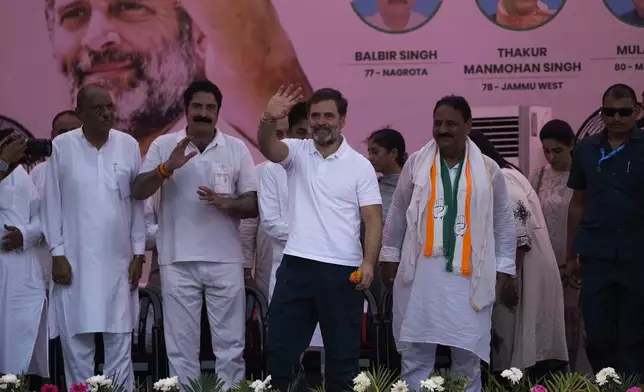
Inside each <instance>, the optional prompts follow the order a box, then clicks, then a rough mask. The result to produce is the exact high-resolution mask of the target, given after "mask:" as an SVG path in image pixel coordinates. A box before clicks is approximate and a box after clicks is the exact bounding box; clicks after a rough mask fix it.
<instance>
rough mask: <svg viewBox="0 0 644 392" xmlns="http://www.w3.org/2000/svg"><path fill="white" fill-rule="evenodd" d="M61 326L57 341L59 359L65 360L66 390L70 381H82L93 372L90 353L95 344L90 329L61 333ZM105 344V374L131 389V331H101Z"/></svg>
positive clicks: (128, 390) (132, 385)
mask: <svg viewBox="0 0 644 392" xmlns="http://www.w3.org/2000/svg"><path fill="white" fill-rule="evenodd" d="M64 329H65V328H61V335H60V339H61V343H62V346H63V361H64V364H65V380H66V384H67V390H70V388H71V387H72V385H73V384H80V383H83V382H85V380H87V379H88V378H90V377H92V376H94V375H95V374H94V355H95V352H96V344H95V341H94V334H93V333H82V334H78V335H74V336H71V337H69V336H65V335H64V334H63V332H64V331H62V330H64ZM103 344H104V346H105V365H104V366H103V374H104V375H105V377H112V378H114V379H113V381H114V382H115V383H116V384H123V385H124V387H125V391H127V392H132V391H133V390H134V368H133V367H132V334H131V333H103Z"/></svg>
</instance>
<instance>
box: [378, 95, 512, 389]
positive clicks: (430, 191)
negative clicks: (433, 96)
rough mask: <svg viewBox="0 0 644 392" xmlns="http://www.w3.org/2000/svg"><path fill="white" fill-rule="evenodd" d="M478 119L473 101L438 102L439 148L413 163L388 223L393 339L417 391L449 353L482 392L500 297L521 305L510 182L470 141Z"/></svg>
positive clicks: (429, 147) (435, 143) (432, 146)
mask: <svg viewBox="0 0 644 392" xmlns="http://www.w3.org/2000/svg"><path fill="white" fill-rule="evenodd" d="M471 118H472V113H471V109H470V107H469V104H468V103H467V101H466V100H465V99H464V98H462V97H455V96H449V97H445V98H443V99H441V100H440V101H438V103H437V104H436V107H435V109H434V131H433V134H434V140H432V141H430V142H429V143H428V144H426V145H425V146H424V147H423V148H422V149H421V150H420V151H418V152H416V153H414V154H412V156H410V157H409V160H408V161H407V163H405V166H404V168H403V171H402V173H401V174H400V180H399V182H398V185H397V187H396V191H395V192H394V196H393V200H392V203H391V206H390V209H389V213H388V215H387V220H386V223H385V228H384V233H383V248H382V252H381V255H380V260H381V261H383V262H385V263H383V264H384V265H383V280H385V282H389V281H390V280H391V279H394V275H395V281H394V286H393V296H394V307H393V327H394V337H395V339H396V346H397V348H398V351H399V352H400V354H401V356H402V378H403V379H404V380H405V381H406V382H407V384H408V385H409V387H410V388H414V389H420V382H421V381H422V380H425V379H426V378H428V376H429V374H430V373H431V372H432V371H433V370H434V364H435V353H436V345H438V344H440V345H444V346H449V347H451V353H452V371H455V372H457V373H460V374H461V375H462V376H465V377H467V378H468V379H469V380H470V381H471V385H470V386H469V387H468V388H467V391H469V392H475V391H476V392H480V391H481V375H480V360H483V361H485V362H489V358H490V330H491V316H492V305H493V303H494V300H495V289H496V288H497V287H498V289H499V293H500V294H501V300H502V301H506V302H507V303H511V302H514V301H516V292H515V291H513V290H514V289H515V286H514V283H515V281H514V280H513V278H512V277H513V276H514V275H515V270H516V268H515V252H516V236H515V227H514V220H513V216H512V211H511V209H510V206H509V201H508V196H507V190H506V187H505V182H504V177H503V174H502V173H501V170H500V169H499V166H498V165H497V164H496V163H494V161H492V160H491V159H489V158H487V157H486V156H484V155H483V154H482V153H481V151H480V150H479V149H478V148H477V147H476V145H475V144H474V143H473V142H472V141H471V140H469V138H468V137H467V134H468V133H469V130H470V127H471ZM396 266H398V270H397V274H396V273H395V267H396ZM497 280H498V281H497Z"/></svg>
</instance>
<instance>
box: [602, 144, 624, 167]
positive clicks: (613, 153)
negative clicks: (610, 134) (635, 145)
mask: <svg viewBox="0 0 644 392" xmlns="http://www.w3.org/2000/svg"><path fill="white" fill-rule="evenodd" d="M623 149H624V144H620V145H619V147H617V148H616V149H614V150H613V151H611V152H610V153H609V154H608V155H606V150H604V149H603V148H602V149H601V150H599V152H601V154H602V157H601V158H599V161H597V166H600V165H601V164H602V162H604V161H605V160H607V159H610V158H612V157H613V156H614V155H615V154H617V153H618V152H620V151H622V150H623Z"/></svg>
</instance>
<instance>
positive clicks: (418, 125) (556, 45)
mask: <svg viewBox="0 0 644 392" xmlns="http://www.w3.org/2000/svg"><path fill="white" fill-rule="evenodd" d="M57 1H58V2H60V1H69V0H57ZM104 1H105V0H91V1H89V0H86V1H85V2H86V3H97V4H98V3H101V2H104ZM156 1H160V2H162V1H163V0H156ZM199 1H200V0H191V1H189V3H197V2H199ZM204 1H206V0H204ZM374 1H375V0H374ZM417 1H418V2H420V1H421V0H417ZM612 1H613V2H614V3H615V4H617V3H620V1H619V0H612ZM218 2H219V0H218ZM123 3H129V2H123ZM142 3H148V5H150V4H151V5H150V6H151V7H154V3H153V2H150V1H146V0H143V1H142ZM184 3H185V2H184ZM219 3H220V5H219V6H222V7H223V6H225V4H226V3H230V2H229V1H220V2H219ZM622 3H623V4H622ZM273 4H274V7H275V8H276V10H277V12H278V14H279V19H280V21H281V24H282V26H283V28H284V29H285V31H286V32H287V34H288V36H289V37H290V40H291V41H292V43H293V45H294V47H295V50H296V53H297V57H298V59H299V61H300V64H301V66H302V69H303V70H304V72H305V73H306V75H307V77H308V79H309V81H310V83H311V86H312V87H313V88H314V89H315V88H320V87H334V88H337V89H339V90H341V91H342V92H343V93H344V94H345V95H346V96H347V98H348V99H349V113H348V119H347V120H348V121H347V126H346V128H345V131H344V132H345V135H346V136H347V137H348V139H349V141H350V143H351V144H352V145H354V147H356V148H359V149H360V150H361V151H364V145H362V144H361V142H362V141H363V140H364V138H365V137H366V136H367V135H368V134H369V133H370V132H371V131H373V130H375V129H377V128H378V127H381V126H384V125H390V126H393V127H396V128H397V129H399V130H400V131H401V132H402V133H403V134H404V135H405V138H406V139H407V142H408V146H409V149H410V150H411V151H413V150H416V149H418V148H419V147H420V146H421V145H422V144H423V143H424V142H426V141H427V140H428V139H429V138H430V133H431V132H430V124H431V117H432V109H433V105H434V103H435V102H436V100H437V99H439V98H440V97H441V96H444V95H447V94H460V95H464V96H465V97H466V98H467V99H468V100H469V101H470V103H471V105H472V106H497V105H498V106H508V105H518V104H521V105H538V106H547V107H552V108H553V114H554V117H558V118H561V119H564V120H566V121H568V122H570V123H571V125H572V126H573V127H574V128H576V127H578V126H579V125H580V124H581V123H582V122H583V120H584V119H585V118H586V117H587V116H588V115H589V114H590V113H591V112H592V111H593V110H595V109H597V108H598V107H599V106H600V100H601V94H602V92H603V91H604V90H605V89H606V87H608V86H609V85H611V84H613V83H617V82H622V83H626V84H629V85H631V86H633V87H634V88H636V89H637V90H638V91H641V89H642V88H643V87H644V86H643V85H644V71H636V70H635V68H634V67H635V64H636V63H642V62H644V54H640V55H634V56H630V57H628V58H627V57H624V58H621V59H618V58H617V57H618V56H617V55H616V46H617V45H637V44H641V45H642V50H644V43H643V42H642V38H643V37H644V34H643V33H644V29H642V28H638V27H633V26H629V25H627V24H624V23H622V22H621V21H620V20H618V19H617V18H616V17H615V16H614V15H613V14H612V13H611V12H610V11H609V10H608V9H607V7H606V5H605V4H604V2H603V1H601V0H568V1H567V2H565V4H564V6H563V7H562V9H561V12H560V13H559V14H558V15H557V16H556V17H555V18H554V19H553V20H552V21H550V22H549V23H547V24H545V25H543V26H542V27H540V28H537V29H534V30H530V31H510V30H506V29H504V28H501V27H499V26H497V25H495V24H494V23H491V22H490V21H489V20H488V19H487V18H486V16H485V15H483V14H482V12H481V10H480V9H479V7H478V6H477V4H476V2H475V1H473V0H445V1H443V4H442V5H441V7H440V9H439V10H438V12H437V14H436V15H435V16H434V17H433V19H432V20H431V21H429V23H427V24H425V25H424V26H422V27H421V28H419V29H417V30H415V31H413V32H410V33H407V34H395V35H394V34H386V33H383V32H380V31H377V30H375V29H373V28H371V27H369V26H368V25H366V24H365V23H364V22H363V21H362V20H361V19H360V18H359V17H358V16H357V15H356V13H355V12H354V11H353V9H352V7H351V3H350V1H349V0H324V1H320V0H318V1H312V0H274V1H273ZM629 4H631V0H621V3H620V4H619V6H621V7H622V9H623V8H624V7H628V6H629ZM249 28H250V27H249ZM513 47H520V48H525V47H545V48H547V52H548V57H547V58H546V59H537V61H539V62H568V61H569V62H580V63H582V71H581V72H576V73H570V74H566V75H564V74H553V75H545V76H542V75H538V76H539V78H538V79H531V80H529V81H552V82H559V81H561V82H563V88H562V89H561V90H535V91H516V92H503V91H491V92H490V91H483V88H482V85H483V84H484V83H488V82H489V80H492V79H491V78H488V79H473V78H471V77H468V76H466V75H464V72H463V66H464V64H487V63H501V62H511V61H510V60H509V59H500V58H499V57H498V54H497V48H513ZM0 48H2V61H1V62H0V114H2V115H4V116H7V117H10V118H12V119H14V120H16V121H18V122H20V123H21V124H23V125H24V126H25V127H26V128H27V129H28V130H29V131H30V132H31V133H32V134H34V135H35V136H37V137H47V136H48V134H49V131H50V124H51V120H52V117H53V116H54V115H55V114H56V113H57V112H58V111H60V110H63V109H69V108H70V107H71V105H72V103H71V101H70V97H69V89H68V87H67V84H66V81H65V79H64V78H63V77H62V75H61V73H60V72H59V67H58V65H57V63H56V62H55V61H54V59H53V56H52V44H51V41H50V39H49V36H48V32H47V29H46V24H45V17H44V0H2V1H1V2H0ZM423 49H425V50H436V51H437V52H438V59H437V60H434V61H433V62H432V63H430V64H420V65H397V64H393V63H392V64H388V65H383V66H375V65H372V66H364V65H360V64H356V62H355V61H354V53H355V52H356V51H378V50H395V51H398V50H423ZM214 56H217V54H216V53H214ZM531 61H533V60H530V59H518V60H515V61H512V62H531ZM618 63H624V64H626V65H627V66H628V65H631V66H632V68H627V69H626V70H624V71H616V70H615V66H616V64H618ZM207 66H208V65H207ZM380 68H424V69H426V70H427V73H428V75H427V76H406V77H383V76H372V77H366V76H365V74H366V69H376V70H377V69H380ZM209 75H218V74H217V72H216V70H215V71H214V72H212V73H209ZM520 76H521V75H518V76H517V75H514V76H511V77H510V79H508V80H504V79H501V80H497V81H496V82H495V83H503V82H505V81H519V82H520V81H523V80H521V78H520ZM225 77H226V75H218V76H217V77H212V76H211V79H212V80H213V81H214V82H215V83H218V84H219V83H220V82H221V80H222V79H221V78H225ZM279 77H280V78H281V79H282V80H283V82H284V83H288V82H289V77H288V75H280V76H279ZM217 78H219V80H218V79H217ZM234 90H235V89H234V88H233V87H230V86H226V88H224V91H223V94H224V105H223V109H222V110H223V112H222V116H223V117H227V116H228V115H231V116H232V115H233V114H234V111H236V110H240V107H239V106H240V105H239V104H237V105H234V106H231V105H232V104H230V105H228V106H227V97H230V96H231V95H234V94H235V93H236V91H234ZM228 102H230V101H228ZM252 114H254V115H257V116H258V117H259V114H260V113H259V111H257V110H256V111H255V112H252ZM258 117H257V118H258ZM253 121H254V120H253ZM249 123H252V121H250V122H249ZM246 128H247V129H244V131H245V132H247V133H248V134H250V135H252V136H253V137H254V134H255V130H254V129H252V127H250V126H248V127H246ZM254 157H255V160H256V162H260V161H261V160H262V159H261V157H260V156H259V154H258V153H257V152H256V151H255V152H254Z"/></svg>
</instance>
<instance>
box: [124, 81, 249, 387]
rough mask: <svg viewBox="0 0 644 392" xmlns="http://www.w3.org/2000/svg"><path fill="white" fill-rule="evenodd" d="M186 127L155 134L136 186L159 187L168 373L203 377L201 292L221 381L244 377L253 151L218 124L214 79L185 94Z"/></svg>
mask: <svg viewBox="0 0 644 392" xmlns="http://www.w3.org/2000/svg"><path fill="white" fill-rule="evenodd" d="M183 99H184V104H185V108H186V117H187V120H188V126H187V128H186V129H185V130H182V131H179V132H177V133H172V134H167V135H162V136H159V137H158V138H157V139H156V140H155V141H154V142H153V143H152V145H151V146H150V149H149V150H148V153H147V155H146V157H145V162H144V163H143V166H142V167H141V171H140V174H139V175H138V176H137V178H136V180H135V181H134V185H133V186H132V195H133V196H134V197H135V198H137V199H139V200H144V199H147V198H148V197H150V196H152V195H153V194H154V192H156V191H157V190H159V189H160V196H159V197H160V203H159V211H158V217H159V222H158V225H159V226H158V231H157V249H158V251H159V266H160V273H161V293H162V296H163V324H164V328H165V342H166V347H167V351H168V359H169V361H170V371H171V373H172V374H173V375H177V376H179V380H180V382H182V383H187V382H188V381H189V379H197V378H198V377H199V375H200V366H199V343H200V335H201V330H200V327H201V309H202V298H203V297H202V296H203V295H204V294H205V300H206V307H207V311H208V320H209V322H210V329H211V331H210V332H211V335H212V346H213V348H214V350H215V355H216V357H217V363H216V368H217V373H218V375H219V376H220V377H221V378H222V379H223V381H224V383H225V389H229V388H231V387H232V386H233V385H234V384H236V383H238V382H239V381H241V380H243V379H244V375H245V365H244V359H243V357H242V354H243V351H244V330H245V322H244V314H245V312H244V302H245V293H244V274H243V268H244V256H243V253H242V248H241V242H240V238H239V232H238V230H237V227H238V225H239V221H240V219H245V218H252V217H256V216H257V214H258V212H257V178H256V176H255V167H254V165H253V160H252V158H251V156H250V152H249V151H248V148H247V147H246V145H245V144H244V143H243V142H242V141H241V140H239V139H237V138H234V137H232V136H229V135H226V134H224V133H222V132H221V131H220V130H219V129H217V127H216V126H215V125H216V123H217V118H218V117H219V110H220V108H221V101H222V94H221V92H220V91H219V88H218V87H217V86H215V85H214V84H213V83H211V82H210V81H208V80H201V81H195V82H193V83H192V84H190V86H189V87H188V88H187V89H186V91H185V93H184V98H183Z"/></svg>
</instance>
